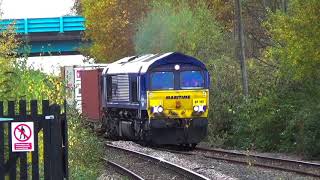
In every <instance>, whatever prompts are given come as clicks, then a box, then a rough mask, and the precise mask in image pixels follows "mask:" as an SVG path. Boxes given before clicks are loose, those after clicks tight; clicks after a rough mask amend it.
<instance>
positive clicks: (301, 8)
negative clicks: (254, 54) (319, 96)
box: [266, 0, 320, 82]
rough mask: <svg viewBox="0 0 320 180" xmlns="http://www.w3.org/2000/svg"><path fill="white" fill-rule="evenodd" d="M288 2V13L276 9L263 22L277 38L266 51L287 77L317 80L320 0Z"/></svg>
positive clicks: (294, 0)
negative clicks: (267, 19) (275, 11)
mask: <svg viewBox="0 0 320 180" xmlns="http://www.w3.org/2000/svg"><path fill="white" fill-rule="evenodd" d="M291 3H292V4H291V6H290V8H289V9H288V12H287V13H284V12H281V11H278V12H277V13H275V14H272V15H271V16H270V19H269V21H268V22H267V23H266V27H267V28H268V30H269V32H270V35H271V36H272V37H273V39H274V42H276V43H275V44H274V46H271V47H270V48H269V49H268V50H267V53H266V55H267V57H269V58H270V59H274V60H277V61H279V62H280V64H281V74H282V75H284V76H286V77H287V78H289V79H291V80H295V81H300V82H305V81H306V80H316V81H318V80H319V78H318V77H319V73H320V68H319V67H320V53H319V52H320V44H319V42H320V38H319V37H320V22H319V19H320V14H319V12H318V10H319V8H320V1H318V0H310V1H302V0H293V1H292V2H291ZM306 12H308V13H306Z"/></svg>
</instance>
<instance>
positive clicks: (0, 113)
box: [0, 100, 68, 180]
mask: <svg viewBox="0 0 320 180" xmlns="http://www.w3.org/2000/svg"><path fill="white" fill-rule="evenodd" d="M38 103H41V104H42V106H41V107H40V106H39V105H38ZM18 105H19V106H17V104H16V103H15V102H14V101H8V102H7V103H4V102H1V101H0V180H4V179H8V178H9V179H10V180H12V179H17V178H19V179H33V180H38V179H40V178H41V179H43V178H44V179H46V180H47V179H48V180H51V179H58V180H60V179H68V134H67V132H68V130H67V119H66V106H65V105H64V107H63V112H61V108H60V106H58V105H51V106H50V105H49V101H47V100H43V101H36V100H32V101H30V103H27V102H26V101H24V100H21V101H19V103H18ZM27 107H28V108H27ZM16 110H18V112H16ZM38 110H39V111H40V112H41V113H39V112H38ZM12 122H33V127H34V131H33V133H34V145H33V146H34V151H32V152H12V131H11V126H12ZM40 132H42V133H43V136H39V133H40ZM40 146H41V147H43V151H42V150H41V149H40V148H39V147H40ZM41 153H43V154H41ZM40 157H43V163H40Z"/></svg>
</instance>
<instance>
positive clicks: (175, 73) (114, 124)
mask: <svg viewBox="0 0 320 180" xmlns="http://www.w3.org/2000/svg"><path fill="white" fill-rule="evenodd" d="M102 77H103V79H102V81H103V83H102V84H103V86H102V89H103V93H102V105H103V113H104V117H105V118H104V122H105V124H106V128H107V131H108V133H109V134H110V135H112V136H118V137H124V138H127V139H135V140H142V141H146V142H151V143H154V144H197V143H199V142H200V141H201V140H202V139H203V138H204V137H205V136H206V134H207V126H208V119H207V117H208V110H209V73H208V71H207V69H206V67H205V65H204V64H203V63H202V62H201V61H199V60H197V59H195V58H193V57H190V56H187V55H184V54H181V53H177V52H175V53H166V54H156V55H153V54H152V55H145V56H140V57H128V58H124V59H121V60H119V61H116V62H114V63H112V64H110V65H108V67H107V68H106V69H105V70H104V71H103V75H102Z"/></svg>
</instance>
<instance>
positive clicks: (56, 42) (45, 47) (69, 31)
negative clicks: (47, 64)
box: [0, 16, 88, 56]
mask: <svg viewBox="0 0 320 180" xmlns="http://www.w3.org/2000/svg"><path fill="white" fill-rule="evenodd" d="M84 24H85V19H84V17H82V16H63V17H52V18H29V19H28V18H26V19H2V20H1V19H0V30H1V31H3V30H6V29H7V28H8V27H9V26H11V25H12V26H14V29H15V31H16V32H17V37H19V38H20V40H22V45H21V46H20V47H19V49H18V52H19V54H20V55H21V54H28V56H45V55H71V54H80V52H79V48H80V47H81V46H84V45H85V44H88V43H87V42H83V32H84V31H85V29H86V28H85V25H84Z"/></svg>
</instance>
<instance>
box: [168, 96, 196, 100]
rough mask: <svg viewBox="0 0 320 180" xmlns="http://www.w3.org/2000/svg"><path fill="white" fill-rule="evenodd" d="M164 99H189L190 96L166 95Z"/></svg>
mask: <svg viewBox="0 0 320 180" xmlns="http://www.w3.org/2000/svg"><path fill="white" fill-rule="evenodd" d="M166 99H190V96H166Z"/></svg>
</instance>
